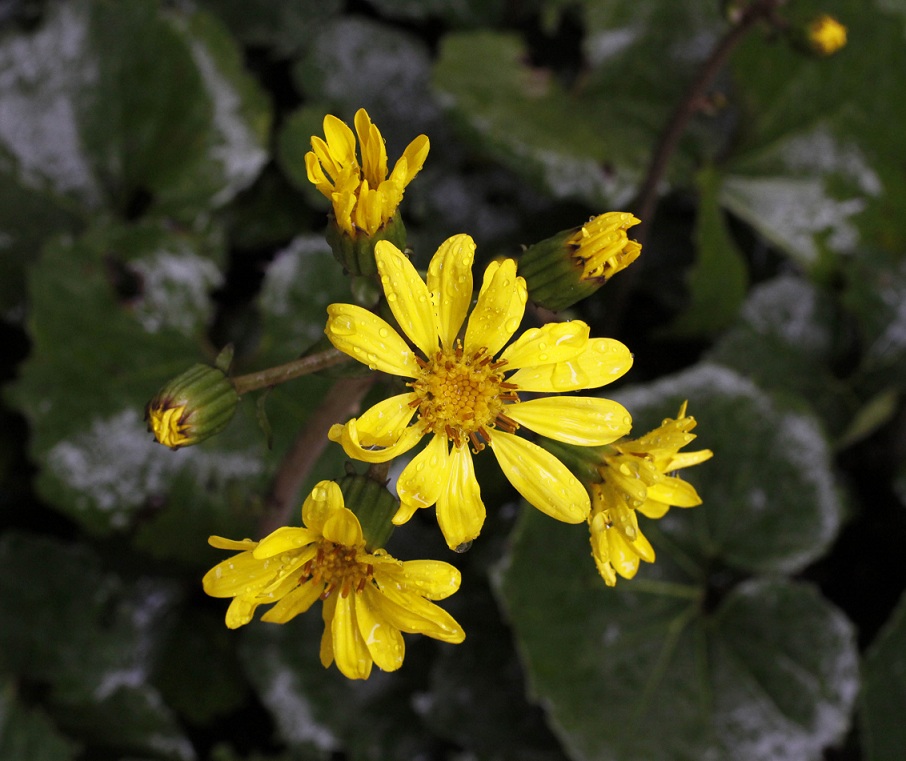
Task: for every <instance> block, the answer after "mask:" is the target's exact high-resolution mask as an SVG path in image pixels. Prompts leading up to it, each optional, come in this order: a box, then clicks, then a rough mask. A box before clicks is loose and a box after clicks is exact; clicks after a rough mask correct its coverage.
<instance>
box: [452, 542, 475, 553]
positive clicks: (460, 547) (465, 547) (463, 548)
mask: <svg viewBox="0 0 906 761" xmlns="http://www.w3.org/2000/svg"><path fill="white" fill-rule="evenodd" d="M471 546H472V542H471V540H469V541H468V542H463V543H462V544H460V545H458V546H456V547H454V548H453V552H468V551H469V548H470V547H471Z"/></svg>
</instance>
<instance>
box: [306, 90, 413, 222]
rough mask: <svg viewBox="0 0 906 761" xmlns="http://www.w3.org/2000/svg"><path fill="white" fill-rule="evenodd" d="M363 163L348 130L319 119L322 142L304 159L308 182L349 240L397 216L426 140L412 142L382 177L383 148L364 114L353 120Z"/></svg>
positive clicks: (335, 120)
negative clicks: (330, 207) (326, 201)
mask: <svg viewBox="0 0 906 761" xmlns="http://www.w3.org/2000/svg"><path fill="white" fill-rule="evenodd" d="M354 123H355V130H356V134H357V135H358V138H359V146H360V149H361V154H362V162H361V164H360V163H359V160H358V157H357V156H356V140H355V135H353V133H352V130H351V129H349V127H348V126H347V125H346V123H345V122H343V121H341V120H340V119H338V118H337V117H336V116H332V115H330V114H328V115H327V116H325V117H324V137H325V138H326V139H322V138H320V137H317V136H316V135H315V136H313V137H312V139H311V147H312V150H311V151H309V152H308V153H306V154H305V169H306V172H307V174H308V179H309V181H310V182H311V183H312V184H313V185H314V186H315V187H316V188H317V189H318V190H320V191H321V193H323V194H324V195H325V196H326V197H327V198H328V199H330V201H331V203H332V205H333V213H334V217H335V218H336V220H337V225H339V227H340V229H341V230H343V231H344V232H345V233H346V234H347V235H348V236H350V237H352V238H354V237H356V235H358V234H359V232H363V233H365V234H366V235H369V236H371V235H374V234H375V233H376V232H377V231H378V230H380V229H381V227H383V226H384V225H385V224H386V223H387V222H388V221H390V220H391V219H392V218H393V216H394V215H395V214H396V210H397V207H398V206H399V205H400V201H402V200H403V191H404V190H405V188H406V186H407V185H408V184H409V183H410V182H412V180H413V178H414V177H415V175H417V174H418V173H419V171H421V168H422V166H423V165H424V163H425V158H426V157H427V156H428V149H429V147H430V144H429V142H428V137H427V136H426V135H419V136H418V137H417V138H415V139H414V140H413V141H412V142H411V143H409V146H408V147H407V148H406V150H405V151H404V152H403V155H402V156H401V157H400V158H399V160H398V161H397V162H396V164H395V165H394V166H393V171H392V172H391V173H390V175H389V176H388V175H387V148H386V146H385V145H384V138H383V137H381V133H380V130H378V128H377V127H376V126H375V125H374V124H373V123H372V121H371V118H370V117H369V116H368V112H367V111H365V109H364V108H360V109H359V110H358V111H357V112H356V115H355V121H354Z"/></svg>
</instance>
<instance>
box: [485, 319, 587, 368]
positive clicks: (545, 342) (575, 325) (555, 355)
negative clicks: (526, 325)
mask: <svg viewBox="0 0 906 761" xmlns="http://www.w3.org/2000/svg"><path fill="white" fill-rule="evenodd" d="M588 332H589V328H588V325H587V324H585V323H584V322H582V320H572V321H570V322H549V323H547V324H546V325H542V326H541V327H540V328H531V329H530V330H526V331H525V332H524V333H523V334H522V335H521V336H519V338H517V339H516V340H515V341H513V343H511V344H510V345H509V346H507V347H506V349H505V350H504V351H503V354H501V355H500V359H505V360H506V361H507V363H508V364H507V367H506V370H507V371H510V370H518V369H519V368H520V367H535V366H537V365H547V364H550V363H552V362H563V361H565V360H568V359H572V358H573V357H575V356H577V355H578V354H579V353H580V352H581V351H582V350H583V349H584V348H585V347H586V345H587V344H588Z"/></svg>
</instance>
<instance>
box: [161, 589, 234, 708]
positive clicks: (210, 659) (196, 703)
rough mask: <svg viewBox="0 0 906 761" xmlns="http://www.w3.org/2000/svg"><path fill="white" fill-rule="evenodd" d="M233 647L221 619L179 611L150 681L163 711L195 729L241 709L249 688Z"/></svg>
mask: <svg viewBox="0 0 906 761" xmlns="http://www.w3.org/2000/svg"><path fill="white" fill-rule="evenodd" d="M199 586H200V584H199ZM234 644H235V638H234V637H233V635H232V633H231V632H230V630H229V629H227V628H226V626H225V625H224V623H223V618H222V616H214V615H211V614H210V613H209V612H208V611H200V610H194V609H187V610H185V611H183V612H182V615H181V617H180V620H179V621H178V622H177V623H176V625H175V626H174V627H173V630H172V632H171V633H170V636H169V638H168V639H167V642H166V645H165V648H166V658H162V659H161V663H160V666H159V668H158V670H157V672H156V673H155V676H154V683H155V684H156V685H157V686H158V688H159V689H160V691H161V693H162V694H163V696H164V699H165V700H166V703H167V705H168V706H169V707H170V708H172V709H173V710H174V711H176V712H177V713H179V714H180V715H181V716H184V717H185V718H186V719H188V720H189V721H190V722H192V723H193V724H205V723H208V722H210V721H211V719H213V718H215V717H218V716H223V715H225V714H228V713H230V712H231V711H236V710H239V709H241V707H242V705H243V701H244V700H245V699H246V698H247V696H248V686H247V685H246V683H245V681H244V679H243V677H242V672H241V671H240V668H239V662H238V660H237V658H236V652H235V648H234Z"/></svg>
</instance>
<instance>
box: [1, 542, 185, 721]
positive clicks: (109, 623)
mask: <svg viewBox="0 0 906 761" xmlns="http://www.w3.org/2000/svg"><path fill="white" fill-rule="evenodd" d="M74 579H75V580H78V583H77V584H74V583H73V580H74ZM175 602H176V594H175V591H174V589H173V587H172V585H170V584H168V583H166V582H164V581H161V580H159V579H158V580H154V579H151V578H143V579H140V580H139V581H137V582H134V583H133V584H130V585H127V584H126V583H124V582H123V581H121V580H120V579H119V578H118V577H117V576H115V575H113V574H109V573H105V572H103V570H102V569H101V566H100V562H99V560H98V558H97V557H96V556H95V555H94V554H93V553H92V552H91V551H90V550H89V549H88V548H86V547H84V546H80V545H75V544H65V543H63V542H60V541H57V540H54V539H49V538H47V537H41V536H37V535H31V534H19V533H7V534H6V535H5V536H4V537H3V538H2V539H0V619H2V620H3V622H4V625H3V627H2V628H0V666H2V670H3V671H5V672H7V673H17V674H20V675H21V676H23V677H25V678H27V679H30V680H33V681H38V682H42V683H45V684H48V685H50V686H51V687H52V697H53V699H54V700H55V701H58V702H60V703H66V704H67V705H71V706H77V705H83V704H86V705H87V704H94V703H95V702H97V701H103V700H106V699H108V698H109V697H110V696H111V695H113V694H114V693H115V692H116V691H117V690H118V689H120V688H121V687H137V686H141V685H143V684H144V683H145V682H146V680H147V678H148V674H149V672H150V670H151V669H152V667H153V659H154V657H155V656H156V655H157V654H158V653H159V648H160V645H161V639H162V636H163V635H164V634H165V633H166V629H167V624H166V622H165V620H164V618H165V614H166V613H168V612H169V610H170V609H171V608H172V607H173V605H174V604H175Z"/></svg>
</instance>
